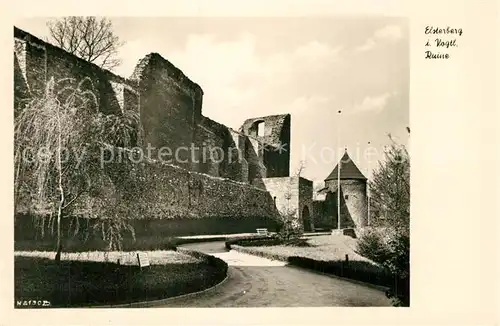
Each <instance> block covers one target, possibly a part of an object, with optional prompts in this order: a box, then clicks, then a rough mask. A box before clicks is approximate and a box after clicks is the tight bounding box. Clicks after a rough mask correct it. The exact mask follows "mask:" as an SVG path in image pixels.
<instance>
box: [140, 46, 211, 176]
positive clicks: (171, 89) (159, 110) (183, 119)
mask: <svg viewBox="0 0 500 326" xmlns="http://www.w3.org/2000/svg"><path fill="white" fill-rule="evenodd" d="M130 79H131V80H132V81H134V82H136V84H137V89H138V91H139V94H140V110H141V123H142V126H143V129H144V143H145V144H146V145H148V146H151V147H152V148H153V149H152V151H151V153H152V155H153V158H155V157H157V155H158V154H157V153H158V151H159V150H160V148H168V149H169V152H171V153H172V159H173V160H172V164H175V165H178V166H182V167H184V168H188V169H190V168H191V167H192V161H193V158H192V157H191V150H190V148H191V146H192V144H194V140H195V129H196V125H197V123H198V122H199V120H200V118H201V106H202V97H203V91H202V89H201V87H200V86H199V85H197V84H196V83H194V82H192V81H191V80H189V79H188V78H187V77H186V76H185V75H184V74H183V73H182V71H180V70H179V69H177V68H176V67H175V66H174V65H172V64H171V63H170V62H169V61H167V60H165V59H164V58H162V57H161V56H160V55H159V54H157V53H151V54H148V55H147V56H146V57H144V58H143V59H141V60H140V61H139V63H138V65H137V66H136V68H135V70H134V73H133V74H132V77H131V78H130Z"/></svg>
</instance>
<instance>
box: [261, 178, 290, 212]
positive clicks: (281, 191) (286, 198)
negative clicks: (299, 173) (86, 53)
mask: <svg viewBox="0 0 500 326" xmlns="http://www.w3.org/2000/svg"><path fill="white" fill-rule="evenodd" d="M255 183H256V185H257V186H258V187H260V188H261V189H264V190H266V191H268V192H269V194H270V196H271V197H272V198H273V199H274V201H275V203H276V208H277V209H278V210H279V211H280V212H282V213H286V212H287V211H288V212H291V211H293V212H294V213H295V216H296V217H297V218H299V216H300V212H299V178H298V177H281V178H263V179H260V180H258V184H257V180H255Z"/></svg>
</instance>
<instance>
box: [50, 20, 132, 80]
mask: <svg viewBox="0 0 500 326" xmlns="http://www.w3.org/2000/svg"><path fill="white" fill-rule="evenodd" d="M47 27H48V28H49V31H50V35H51V41H52V42H53V43H55V44H56V45H57V46H59V47H61V48H62V49H64V50H66V51H68V52H69V53H72V54H74V55H76V56H78V57H80V58H82V59H85V60H87V61H89V62H92V63H95V64H96V65H98V66H100V67H101V68H104V69H110V70H112V69H114V68H116V67H117V66H118V65H119V64H120V63H121V60H120V59H119V58H118V56H117V54H118V49H119V48H120V47H121V46H122V45H123V43H122V42H120V40H119V38H118V36H116V35H115V34H114V32H113V26H112V23H111V21H110V20H109V19H106V18H97V17H93V16H90V17H81V16H70V17H63V18H61V19H56V20H51V21H49V22H48V23H47Z"/></svg>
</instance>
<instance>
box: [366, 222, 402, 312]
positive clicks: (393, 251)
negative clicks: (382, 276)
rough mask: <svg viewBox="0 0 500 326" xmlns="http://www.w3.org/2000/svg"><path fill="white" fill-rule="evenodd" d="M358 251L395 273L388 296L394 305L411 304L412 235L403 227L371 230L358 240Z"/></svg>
mask: <svg viewBox="0 0 500 326" xmlns="http://www.w3.org/2000/svg"><path fill="white" fill-rule="evenodd" d="M357 252H358V253H359V254H360V255H362V256H365V257H367V258H369V259H370V260H373V261H374V262H376V263H379V264H380V265H381V266H383V267H384V268H385V269H386V270H387V271H388V272H389V273H391V274H392V275H395V277H394V279H393V282H392V283H391V284H389V286H390V287H391V290H390V291H389V292H388V297H390V298H391V299H392V301H393V305H394V306H409V304H410V235H409V232H405V231H404V230H402V229H397V230H394V229H390V230H385V231H384V232H383V233H380V232H377V231H374V230H370V231H368V232H366V233H364V234H363V235H362V236H361V238H360V239H359V240H358V244H357Z"/></svg>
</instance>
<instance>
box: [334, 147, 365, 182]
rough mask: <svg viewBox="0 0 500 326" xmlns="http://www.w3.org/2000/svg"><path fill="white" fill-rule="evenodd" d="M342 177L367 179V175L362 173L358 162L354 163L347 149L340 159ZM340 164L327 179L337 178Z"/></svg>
mask: <svg viewBox="0 0 500 326" xmlns="http://www.w3.org/2000/svg"><path fill="white" fill-rule="evenodd" d="M339 163H340V165H341V166H340V179H341V180H345V179H358V180H366V177H365V176H364V175H363V173H361V171H360V170H359V169H358V167H357V166H356V164H354V162H353V160H352V159H351V158H350V157H349V154H347V150H346V151H345V153H344V156H342V158H341V159H340V162H339ZM338 168H339V165H338V164H337V166H335V168H334V169H333V171H332V172H331V173H330V175H329V176H328V177H327V178H326V179H325V181H328V180H336V179H337V177H338V176H337V173H338Z"/></svg>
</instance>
